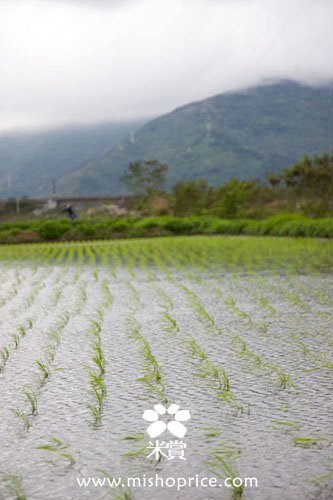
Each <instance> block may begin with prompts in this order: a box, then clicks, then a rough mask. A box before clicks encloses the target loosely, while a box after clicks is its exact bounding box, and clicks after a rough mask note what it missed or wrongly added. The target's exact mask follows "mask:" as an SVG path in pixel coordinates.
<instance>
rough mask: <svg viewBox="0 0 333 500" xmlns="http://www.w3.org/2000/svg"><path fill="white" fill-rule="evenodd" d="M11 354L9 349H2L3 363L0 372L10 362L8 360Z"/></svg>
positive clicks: (0, 354) (0, 353) (0, 359)
mask: <svg viewBox="0 0 333 500" xmlns="http://www.w3.org/2000/svg"><path fill="white" fill-rule="evenodd" d="M9 354H10V351H9V349H8V347H6V346H5V347H3V348H2V349H0V361H1V364H0V372H2V371H3V369H4V368H5V366H6V363H7V361H8V358H9Z"/></svg>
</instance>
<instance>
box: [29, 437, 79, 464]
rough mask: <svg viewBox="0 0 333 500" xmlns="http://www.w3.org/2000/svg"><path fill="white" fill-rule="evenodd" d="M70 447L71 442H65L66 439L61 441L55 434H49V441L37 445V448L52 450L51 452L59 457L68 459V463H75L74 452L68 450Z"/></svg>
mask: <svg viewBox="0 0 333 500" xmlns="http://www.w3.org/2000/svg"><path fill="white" fill-rule="evenodd" d="M69 447H70V446H69V444H67V443H65V442H64V441H61V440H60V439H58V438H56V437H54V436H49V442H48V443H46V444H42V445H39V446H37V449H38V450H45V451H50V452H51V453H54V454H55V456H56V458H57V459H59V458H64V459H66V460H67V461H68V465H74V464H75V462H76V460H75V458H74V456H73V454H72V453H70V452H69V451H68V449H69Z"/></svg>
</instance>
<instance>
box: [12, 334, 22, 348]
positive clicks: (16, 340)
mask: <svg viewBox="0 0 333 500" xmlns="http://www.w3.org/2000/svg"><path fill="white" fill-rule="evenodd" d="M12 339H13V342H14V347H15V349H17V348H18V347H19V345H20V340H21V337H20V336H19V335H18V334H17V333H14V334H13V335H12Z"/></svg>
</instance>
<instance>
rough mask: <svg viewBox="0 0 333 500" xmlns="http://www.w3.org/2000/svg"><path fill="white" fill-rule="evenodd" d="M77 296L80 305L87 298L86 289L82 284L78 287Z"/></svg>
mask: <svg viewBox="0 0 333 500" xmlns="http://www.w3.org/2000/svg"><path fill="white" fill-rule="evenodd" d="M79 294H80V299H81V302H82V304H85V303H86V302H87V298H88V297H87V291H86V287H85V285H84V284H82V285H80V286H79Z"/></svg>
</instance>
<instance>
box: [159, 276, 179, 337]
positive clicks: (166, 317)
mask: <svg viewBox="0 0 333 500" xmlns="http://www.w3.org/2000/svg"><path fill="white" fill-rule="evenodd" d="M154 290H155V291H156V293H157V296H158V298H159V299H160V301H159V302H160V307H161V308H162V309H163V313H162V316H163V328H164V330H165V331H166V332H167V333H178V332H179V326H178V323H177V320H176V318H174V317H173V316H172V309H173V307H174V303H173V300H172V298H171V297H170V295H168V294H167V293H166V292H165V291H164V290H163V289H162V288H160V287H159V286H157V285H154Z"/></svg>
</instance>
